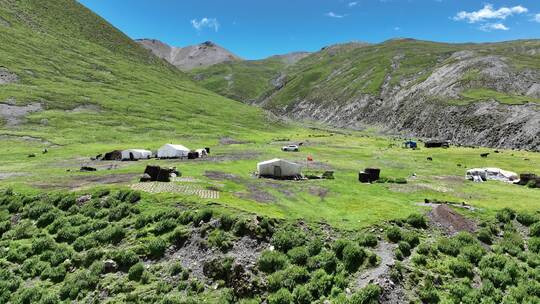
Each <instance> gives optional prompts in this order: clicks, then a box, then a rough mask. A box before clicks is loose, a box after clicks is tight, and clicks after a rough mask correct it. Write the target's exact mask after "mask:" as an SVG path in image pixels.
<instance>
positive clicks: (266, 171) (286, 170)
mask: <svg viewBox="0 0 540 304" xmlns="http://www.w3.org/2000/svg"><path fill="white" fill-rule="evenodd" d="M301 168H302V167H301V166H300V165H298V164H295V163H292V162H290V161H286V160H282V159H279V158H275V159H271V160H267V161H264V162H260V163H258V164H257V171H258V172H259V176H269V177H295V176H299V175H301V174H302V170H301Z"/></svg>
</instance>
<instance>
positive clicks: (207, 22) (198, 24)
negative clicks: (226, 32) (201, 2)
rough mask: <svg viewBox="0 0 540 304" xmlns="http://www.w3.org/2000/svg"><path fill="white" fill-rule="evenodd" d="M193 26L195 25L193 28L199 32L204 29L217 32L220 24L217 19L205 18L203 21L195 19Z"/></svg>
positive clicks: (192, 21) (192, 22)
mask: <svg viewBox="0 0 540 304" xmlns="http://www.w3.org/2000/svg"><path fill="white" fill-rule="evenodd" d="M191 25H193V28H195V29H196V30H197V31H201V30H203V29H204V28H209V29H213V30H214V31H216V32H217V31H218V30H219V22H218V21H217V19H216V18H207V17H204V18H202V19H201V20H197V19H193V20H191Z"/></svg>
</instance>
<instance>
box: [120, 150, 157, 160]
mask: <svg viewBox="0 0 540 304" xmlns="http://www.w3.org/2000/svg"><path fill="white" fill-rule="evenodd" d="M151 157H152V151H148V150H143V149H128V150H123V151H122V160H135V159H149V158H151Z"/></svg>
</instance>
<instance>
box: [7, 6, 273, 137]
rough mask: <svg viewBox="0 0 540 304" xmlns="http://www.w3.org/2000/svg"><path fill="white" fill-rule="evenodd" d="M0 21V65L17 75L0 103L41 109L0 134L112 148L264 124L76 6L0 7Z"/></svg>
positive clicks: (249, 110) (221, 133)
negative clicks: (113, 144)
mask: <svg viewBox="0 0 540 304" xmlns="http://www.w3.org/2000/svg"><path fill="white" fill-rule="evenodd" d="M0 16H1V18H2V19H3V20H5V21H7V25H8V26H2V25H0V40H1V41H2V43H1V44H0V58H1V59H0V66H2V67H4V68H6V69H7V70H8V71H9V72H10V73H14V74H16V75H17V76H18V78H19V81H18V82H16V83H10V84H4V85H0V103H7V102H9V103H11V104H12V105H17V106H23V105H27V104H32V103H39V104H40V105H41V111H37V112H33V113H31V114H28V115H26V117H21V122H20V123H19V124H17V125H8V124H2V125H0V128H1V133H2V134H8V135H16V136H21V135H27V136H33V137H39V138H43V139H45V140H47V141H50V142H53V143H56V144H61V145H64V144H68V143H82V142H85V143H91V142H101V143H104V142H116V143H118V142H133V141H148V140H152V139H154V138H157V137H161V138H168V139H171V138H175V137H178V136H192V137H208V136H214V137H216V138H217V137H219V136H226V135H227V134H230V135H233V134H234V135H238V133H242V132H251V131H254V130H262V128H263V126H264V124H265V117H264V115H263V113H262V112H261V111H259V110H257V109H254V108H251V107H248V106H245V105H243V104H241V103H239V102H235V101H232V100H228V99H226V98H223V97H221V96H218V95H216V94H215V93H212V92H209V91H206V90H204V89H201V88H200V87H198V86H196V85H194V84H193V83H192V82H191V81H190V80H189V79H188V77H186V76H185V75H184V74H183V73H181V72H179V71H177V70H176V69H175V68H174V67H172V66H169V65H168V64H166V63H165V62H163V61H162V60H159V59H157V58H155V57H154V56H152V55H150V53H149V52H148V51H146V50H144V49H142V48H141V47H140V46H138V45H137V44H136V43H134V42H132V41H131V39H129V38H128V37H127V36H125V35H124V34H122V33H121V32H119V31H117V30H116V29H114V28H113V27H112V26H110V25H109V24H108V23H107V22H105V21H104V20H103V19H101V18H100V17H98V16H96V15H95V14H93V13H92V12H90V11H89V10H87V9H86V8H84V7H83V6H81V5H80V4H78V3H77V2H76V1H71V0H69V1H68V0H55V1H11V0H2V1H0ZM240 118H241V119H240ZM0 119H2V120H4V122H5V120H6V119H7V117H0ZM264 128H265V129H267V127H264Z"/></svg>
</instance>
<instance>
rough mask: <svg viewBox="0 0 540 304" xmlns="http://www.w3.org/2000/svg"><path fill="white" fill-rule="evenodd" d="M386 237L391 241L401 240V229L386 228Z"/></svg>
mask: <svg viewBox="0 0 540 304" xmlns="http://www.w3.org/2000/svg"><path fill="white" fill-rule="evenodd" d="M386 237H387V238H388V240H389V241H390V242H392V243H397V242H399V241H401V238H402V234H401V229H399V228H397V227H390V228H388V230H386Z"/></svg>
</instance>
